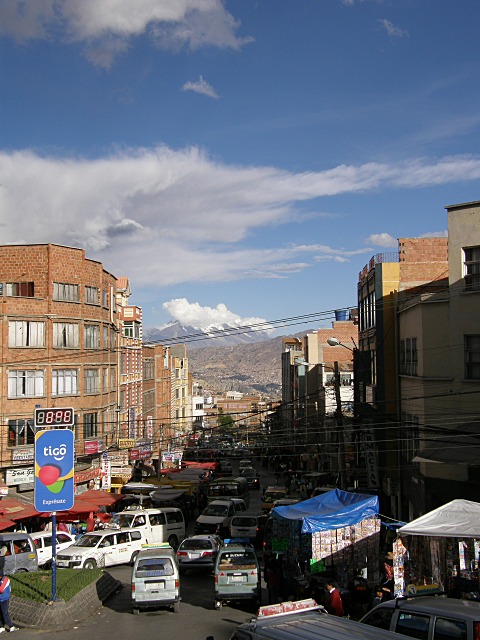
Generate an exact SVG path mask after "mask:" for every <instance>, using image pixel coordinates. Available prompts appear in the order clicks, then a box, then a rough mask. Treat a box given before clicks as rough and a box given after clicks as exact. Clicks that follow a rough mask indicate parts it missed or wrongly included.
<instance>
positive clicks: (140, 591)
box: [132, 544, 180, 614]
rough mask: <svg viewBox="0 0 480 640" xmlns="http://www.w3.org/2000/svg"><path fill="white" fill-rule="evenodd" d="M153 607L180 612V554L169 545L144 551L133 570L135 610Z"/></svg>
mask: <svg viewBox="0 0 480 640" xmlns="http://www.w3.org/2000/svg"><path fill="white" fill-rule="evenodd" d="M150 607H172V608H173V610H174V612H175V613H178V611H179V610H180V575H179V570H178V560H177V554H176V553H175V551H174V549H172V547H171V546H170V545H168V544H163V545H151V546H149V547H148V548H145V549H142V551H140V553H139V554H138V556H137V557H136V559H135V563H134V565H133V570H132V609H133V613H134V614H138V613H139V612H140V610H141V609H148V608H150Z"/></svg>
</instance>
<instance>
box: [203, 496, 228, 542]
mask: <svg viewBox="0 0 480 640" xmlns="http://www.w3.org/2000/svg"><path fill="white" fill-rule="evenodd" d="M234 515H235V504H234V503H233V502H232V500H212V501H211V502H210V503H209V504H208V505H207V506H206V507H205V509H204V510H203V511H202V513H201V514H200V515H199V516H198V518H197V519H196V520H195V525H194V531H195V533H196V534H200V533H212V534H218V535H220V536H225V535H226V534H228V531H229V530H230V522H231V520H232V518H233V516H234Z"/></svg>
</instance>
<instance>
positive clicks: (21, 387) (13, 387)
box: [8, 369, 45, 398]
mask: <svg viewBox="0 0 480 640" xmlns="http://www.w3.org/2000/svg"><path fill="white" fill-rule="evenodd" d="M44 395H45V372H44V371H43V370H42V369H11V370H10V371H9V372H8V397H9V398H41V397H43V396H44Z"/></svg>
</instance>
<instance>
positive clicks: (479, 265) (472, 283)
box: [463, 247, 480, 291]
mask: <svg viewBox="0 0 480 640" xmlns="http://www.w3.org/2000/svg"><path fill="white" fill-rule="evenodd" d="M463 256H464V262H463V277H464V279H465V290H466V291H479V290H480V247H469V248H468V249H464V250H463Z"/></svg>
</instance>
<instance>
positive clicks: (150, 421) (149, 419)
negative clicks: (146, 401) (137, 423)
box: [147, 416, 153, 440]
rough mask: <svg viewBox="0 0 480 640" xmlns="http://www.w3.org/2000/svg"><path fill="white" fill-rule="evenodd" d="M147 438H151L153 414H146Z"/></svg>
mask: <svg viewBox="0 0 480 640" xmlns="http://www.w3.org/2000/svg"><path fill="white" fill-rule="evenodd" d="M147 438H148V439H149V440H153V416H147Z"/></svg>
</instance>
